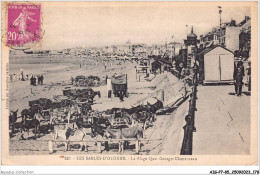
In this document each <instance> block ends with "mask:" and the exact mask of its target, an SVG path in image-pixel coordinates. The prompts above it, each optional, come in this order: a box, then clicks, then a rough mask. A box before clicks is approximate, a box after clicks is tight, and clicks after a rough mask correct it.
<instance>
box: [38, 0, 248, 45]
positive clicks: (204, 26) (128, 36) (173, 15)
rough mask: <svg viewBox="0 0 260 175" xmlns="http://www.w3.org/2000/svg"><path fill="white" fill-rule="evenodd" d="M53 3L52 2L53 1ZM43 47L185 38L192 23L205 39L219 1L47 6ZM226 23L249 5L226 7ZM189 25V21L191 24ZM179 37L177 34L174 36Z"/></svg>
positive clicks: (245, 12)
mask: <svg viewBox="0 0 260 175" xmlns="http://www.w3.org/2000/svg"><path fill="white" fill-rule="evenodd" d="M48 3H51V2H48ZM42 8H43V9H42V10H43V13H42V15H43V16H42V19H43V21H42V24H43V26H42V28H43V30H44V35H43V36H42V39H43V40H42V47H43V48H44V49H63V48H71V47H89V46H98V47H99V46H106V45H116V44H124V43H125V42H126V41H127V40H130V41H131V43H144V44H148V45H150V44H163V43H165V41H166V40H167V42H172V41H176V42H183V40H184V39H186V36H187V33H190V30H191V26H193V28H194V33H196V34H197V36H198V37H199V36H200V35H201V34H206V33H208V32H209V31H211V30H212V28H213V27H216V26H219V13H218V7H217V5H215V4H214V5H208V6H207V5H205V4H204V5H203V6H196V7H194V6H191V5H190V6H189V4H186V6H184V5H178V6H175V5H174V4H170V5H169V4H167V3H165V4H163V5H161V6H158V5H147V6H146V5H142V6H138V5H127V4H125V5H121V6H112V5H100V6H99V5H89V6H88V5H86V4H84V5H82V4H78V5H74V6H71V5H67V4H63V3H62V2H60V3H59V4H56V5H51V4H49V5H42ZM222 11H223V12H222V21H223V22H228V21H230V20H231V19H234V20H236V21H237V23H239V22H241V21H242V20H243V19H244V18H245V16H251V15H250V7H248V6H244V7H242V6H240V7H235V6H223V5H222ZM186 25H188V26H187V27H186ZM172 36H174V37H172Z"/></svg>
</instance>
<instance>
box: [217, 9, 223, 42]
mask: <svg viewBox="0 0 260 175" xmlns="http://www.w3.org/2000/svg"><path fill="white" fill-rule="evenodd" d="M218 13H219V44H221V45H222V43H221V34H222V29H221V13H222V7H221V6H218Z"/></svg>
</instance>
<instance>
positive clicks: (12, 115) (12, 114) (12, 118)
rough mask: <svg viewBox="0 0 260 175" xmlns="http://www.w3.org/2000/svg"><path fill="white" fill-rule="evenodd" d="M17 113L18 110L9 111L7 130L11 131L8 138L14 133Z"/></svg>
mask: <svg viewBox="0 0 260 175" xmlns="http://www.w3.org/2000/svg"><path fill="white" fill-rule="evenodd" d="M17 112H18V109H17V110H16V111H10V115H9V129H11V132H10V138H11V137H12V135H13V133H14V123H15V122H16V121H17V118H18V117H17Z"/></svg>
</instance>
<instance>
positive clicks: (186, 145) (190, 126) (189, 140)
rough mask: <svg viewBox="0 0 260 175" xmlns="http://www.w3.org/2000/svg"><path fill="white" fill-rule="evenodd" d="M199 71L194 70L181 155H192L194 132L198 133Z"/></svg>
mask: <svg viewBox="0 0 260 175" xmlns="http://www.w3.org/2000/svg"><path fill="white" fill-rule="evenodd" d="M197 73H198V70H197V69H194V74H193V79H192V84H193V87H192V92H191V94H190V101H189V111H188V115H186V116H185V121H186V125H185V126H184V127H183V129H184V138H183V142H182V148H181V153H180V154H181V155H192V144H193V132H196V128H195V124H194V123H195V111H196V110H197V109H196V99H197V86H198V77H197Z"/></svg>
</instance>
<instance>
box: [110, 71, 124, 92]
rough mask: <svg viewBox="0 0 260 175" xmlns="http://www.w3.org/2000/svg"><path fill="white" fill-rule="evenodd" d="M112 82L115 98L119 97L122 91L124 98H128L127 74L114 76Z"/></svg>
mask: <svg viewBox="0 0 260 175" xmlns="http://www.w3.org/2000/svg"><path fill="white" fill-rule="evenodd" d="M111 82H112V90H113V94H114V96H115V97H118V95H119V92H120V91H123V94H124V96H127V74H122V75H114V76H112V77H111Z"/></svg>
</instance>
